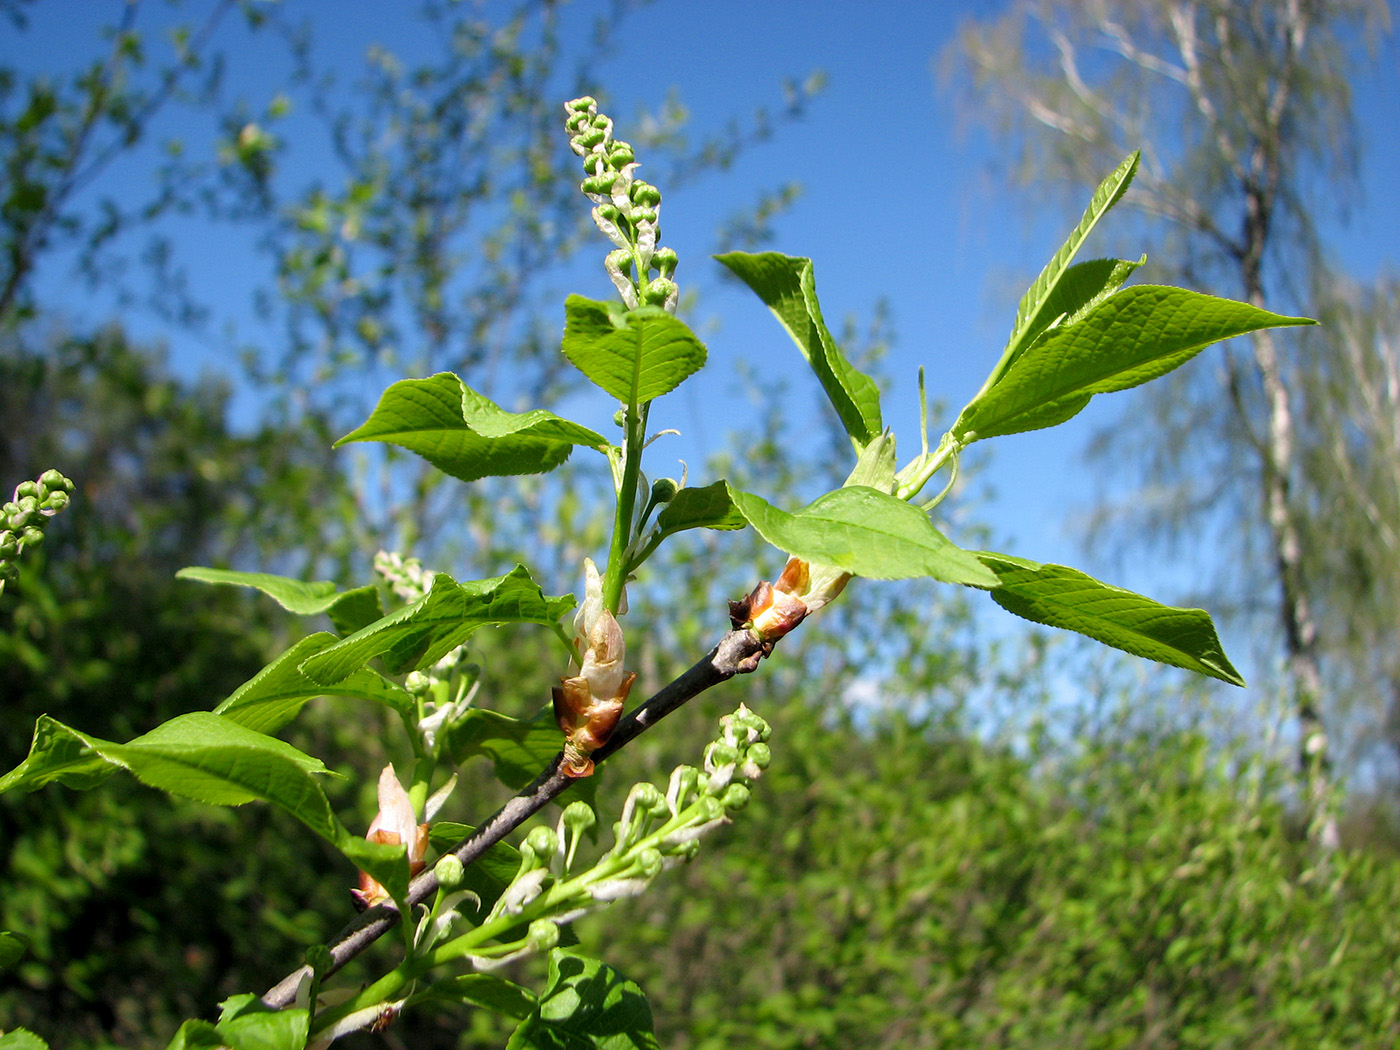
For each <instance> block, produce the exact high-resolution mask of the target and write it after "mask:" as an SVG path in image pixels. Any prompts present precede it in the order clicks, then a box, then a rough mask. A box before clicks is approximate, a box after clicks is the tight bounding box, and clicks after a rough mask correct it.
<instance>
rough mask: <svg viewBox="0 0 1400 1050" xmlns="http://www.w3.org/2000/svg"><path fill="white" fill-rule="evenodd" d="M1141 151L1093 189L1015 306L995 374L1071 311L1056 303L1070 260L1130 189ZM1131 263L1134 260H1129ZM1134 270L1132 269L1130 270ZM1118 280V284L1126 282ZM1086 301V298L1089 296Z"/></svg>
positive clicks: (1001, 373) (1124, 277)
mask: <svg viewBox="0 0 1400 1050" xmlns="http://www.w3.org/2000/svg"><path fill="white" fill-rule="evenodd" d="M1139 156H1140V154H1138V153H1137V152H1133V153H1131V154H1129V155H1128V156H1127V157H1125V158H1123V161H1122V162H1121V163H1120V164H1119V165H1118V167H1116V168H1115V169H1113V172H1112V173H1111V174H1110V175H1109V176H1108V178H1106V179H1104V180H1103V182H1101V183H1099V187H1098V189H1096V190H1095V191H1094V195H1093V197H1091V198H1090V199H1089V206H1088V207H1087V208H1085V209H1084V215H1083V217H1081V218H1080V220H1079V225H1078V226H1076V227H1075V228H1074V230H1073V231H1072V232H1071V233H1070V235H1069V237H1068V238H1067V239H1066V240H1065V243H1064V244H1062V245H1060V250H1059V251H1057V252H1056V253H1055V254H1054V256H1053V257H1052V258H1051V259H1050V261H1049V262H1048V263H1046V264H1045V269H1043V270H1041V271H1040V275H1039V276H1038V277H1036V279H1035V281H1034V282H1032V284H1031V286H1030V287H1029V288H1027V289H1026V294H1025V295H1023V296H1022V297H1021V302H1020V303H1019V304H1018V305H1017V307H1016V324H1015V326H1014V327H1013V328H1012V329H1011V338H1010V339H1009V340H1007V343H1006V350H1005V351H1004V352H1003V353H1002V357H1001V361H1000V362H999V363H998V366H997V369H996V372H995V373H994V374H996V375H1004V374H1005V371H1006V369H1007V368H1009V367H1010V366H1011V365H1012V364H1013V363H1014V362H1015V361H1016V359H1017V358H1018V357H1020V355H1021V354H1022V353H1023V352H1024V351H1025V349H1026V347H1028V346H1030V344H1031V343H1032V342H1033V341H1034V340H1035V337H1036V336H1038V335H1039V334H1040V333H1041V332H1043V331H1044V330H1045V329H1046V327H1048V326H1049V325H1050V323H1051V322H1052V321H1054V320H1055V318H1056V317H1058V316H1059V315H1060V314H1062V313H1069V312H1072V311H1069V310H1065V309H1064V308H1063V306H1061V305H1059V304H1057V302H1056V300H1057V299H1058V298H1059V297H1060V295H1059V294H1057V293H1058V292H1059V288H1060V285H1061V282H1062V281H1063V279H1064V278H1065V276H1066V274H1067V273H1068V271H1069V268H1070V266H1069V264H1070V262H1071V261H1072V260H1073V259H1074V257H1075V255H1077V254H1078V253H1079V249H1080V248H1082V247H1083V246H1084V242H1085V241H1086V240H1088V238H1089V233H1090V231H1091V230H1093V228H1094V227H1095V226H1096V225H1098V221H1099V219H1101V218H1103V216H1104V215H1105V214H1106V213H1107V212H1108V210H1109V209H1110V208H1112V207H1113V206H1114V205H1115V204H1117V203H1118V201H1119V199H1120V198H1121V197H1122V196H1123V194H1124V193H1126V192H1127V190H1128V184H1129V183H1131V182H1132V181H1133V176H1134V175H1135V174H1136V173H1137V167H1138V159H1139ZM1129 266H1131V264H1129ZM1131 272H1132V270H1131V269H1129V270H1128V273H1131ZM1126 279H1127V273H1125V274H1124V275H1123V280H1126ZM1123 280H1119V282H1118V283H1119V284H1122V283H1123ZM1086 301H1087V300H1086Z"/></svg>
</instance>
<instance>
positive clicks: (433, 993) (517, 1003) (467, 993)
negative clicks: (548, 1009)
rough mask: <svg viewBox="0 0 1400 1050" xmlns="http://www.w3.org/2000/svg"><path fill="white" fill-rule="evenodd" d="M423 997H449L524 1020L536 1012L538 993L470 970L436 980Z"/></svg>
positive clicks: (502, 979)
mask: <svg viewBox="0 0 1400 1050" xmlns="http://www.w3.org/2000/svg"><path fill="white" fill-rule="evenodd" d="M422 998H424V999H427V998H433V999H449V1000H451V1001H452V1002H456V1003H467V1004H469V1005H471V1006H479V1007H482V1008H483V1009H486V1010H490V1011H491V1012H492V1013H497V1014H502V1015H504V1016H506V1017H514V1018H515V1019H516V1020H520V1021H523V1020H524V1019H525V1018H527V1017H529V1016H530V1014H531V1013H533V1012H534V1009H535V1006H536V1004H537V1003H538V1001H539V1000H537V999H536V998H535V993H534V992H531V991H529V990H528V989H525V988H522V987H520V985H518V984H514V983H512V982H510V981H507V980H506V979H505V978H503V977H496V976H494V975H492V974H489V973H468V974H460V975H458V976H456V977H444V978H439V979H438V980H436V981H434V982H433V983H432V984H431V985H430V986H429V987H428V988H427V989H426V990H425V992H424V994H423V996H422Z"/></svg>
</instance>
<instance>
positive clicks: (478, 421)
mask: <svg viewBox="0 0 1400 1050" xmlns="http://www.w3.org/2000/svg"><path fill="white" fill-rule="evenodd" d="M351 441H384V442H388V443H389V444H391V445H398V446H400V447H401V448H406V449H408V450H409V451H410V452H414V453H417V454H418V455H420V456H422V457H423V458H424V459H426V460H427V461H428V462H429V463H431V464H432V465H433V466H435V467H437V468H438V469H439V470H441V471H442V472H443V473H444V474H450V475H451V476H452V477H454V478H457V479H459V480H461V481H475V480H476V479H478V478H484V477H495V476H504V475H511V474H543V473H545V472H547V471H550V470H553V469H554V468H555V467H557V466H559V464H561V463H563V462H564V461H565V460H566V459H568V458H569V453H571V452H572V451H573V449H574V446H575V445H585V446H587V447H590V448H602V447H604V446H606V445H607V443H608V442H607V439H606V438H604V437H603V436H602V435H601V434H595V433H594V432H593V431H591V430H589V429H588V428H587V427H583V426H580V425H579V424H577V423H571V422H570V421H569V420H567V419H562V418H560V417H559V416H556V415H555V414H554V413H552V412H546V411H544V410H543V409H535V410H534V411H532V412H519V413H516V412H507V411H505V410H504V409H503V408H501V407H500V406H499V405H497V404H496V403H495V402H493V401H491V400H490V399H489V398H487V397H484V396H482V395H481V394H478V393H477V392H476V391H475V390H473V389H471V387H469V386H467V385H466V384H465V383H463V382H462V380H461V379H459V378H458V377H457V376H455V375H453V374H452V373H451V372H440V373H438V374H437V375H435V376H432V377H430V378H428V379H403V380H400V381H399V382H397V383H394V384H393V385H392V386H390V387H389V389H387V390H385V391H384V393H383V395H382V396H381V397H380V399H379V404H378V405H376V406H375V409H374V411H373V412H372V413H370V417H369V419H367V420H365V421H364V423H362V424H360V426H359V427H357V428H356V429H355V430H352V431H351V432H350V433H348V434H346V435H345V436H344V437H343V438H341V439H340V440H339V441H337V442H336V443H335V444H336V447H337V448H339V447H340V446H341V445H344V444H346V443H348V442H351Z"/></svg>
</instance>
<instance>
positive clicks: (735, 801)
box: [720, 784, 749, 813]
mask: <svg viewBox="0 0 1400 1050" xmlns="http://www.w3.org/2000/svg"><path fill="white" fill-rule="evenodd" d="M720 801H721V802H722V803H723V804H724V808H725V810H726V811H727V812H730V813H733V812H734V811H735V810H739V809H743V808H744V807H745V806H747V805H748V804H749V789H748V788H747V787H746V786H745V785H743V784H730V785H729V786H728V787H727V788H725V789H724V794H723V795H721V796H720Z"/></svg>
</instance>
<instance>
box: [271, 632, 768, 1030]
mask: <svg viewBox="0 0 1400 1050" xmlns="http://www.w3.org/2000/svg"><path fill="white" fill-rule="evenodd" d="M769 648H771V646H769ZM764 655H765V646H764V643H763V642H761V641H759V640H758V638H757V637H756V636H755V635H754V634H753V632H751V631H747V630H740V631H730V632H729V633H728V634H726V635H725V636H724V637H723V638H722V639H720V643H719V644H718V645H717V646H715V647H714V648H713V649H711V650H710V652H709V653H708V654H707V655H706V656H705V657H704V658H703V659H701V660H700V661H699V662H697V663H696V664H695V665H694V666H693V667H691V668H690V670H688V671H686V672H685V673H684V674H682V675H680V676H679V677H678V678H676V679H675V680H673V681H672V682H670V683H669V684H667V685H665V686H663V687H662V688H661V689H660V690H658V691H657V692H656V694H655V695H653V696H652V697H651V698H650V699H649V700H647V702H646V703H644V704H642V705H641V706H640V707H638V708H637V709H636V710H634V711H632V712H631V713H630V714H628V715H626V716H624V717H623V719H622V721H620V722H619V723H618V724H617V728H616V729H615V730H613V734H612V736H611V738H609V740H608V742H607V743H606V744H605V745H603V746H602V747H601V748H599V749H598V750H597V751H595V752H593V755H592V758H593V761H594V764H595V765H596V764H597V763H599V762H602V761H603V760H604V759H606V758H607V757H608V756H609V755H612V754H614V753H615V752H617V751H618V750H620V749H621V748H623V747H624V746H626V745H627V744H628V743H629V742H630V741H632V740H634V739H635V738H636V737H638V736H639V735H641V734H642V733H644V732H645V731H646V730H648V729H650V728H651V727H652V726H654V725H655V724H656V723H657V722H659V721H660V720H661V719H663V718H665V717H666V716H667V715H668V714H670V713H671V712H672V711H674V710H676V709H677V708H678V707H680V706H681V705H683V704H685V703H686V702H687V701H688V700H690V699H691V698H692V697H696V696H699V695H700V694H701V693H703V692H704V691H705V690H707V689H709V688H711V687H712V686H716V685H719V684H720V683H721V682H727V681H728V680H729V679H731V678H733V677H734V676H735V675H736V674H747V673H748V672H750V671H752V670H754V669H755V668H757V667H758V662H759V660H761V659H762V658H763V656H764ZM562 758H563V753H562V752H561V753H560V754H558V755H556V756H555V757H554V760H553V761H552V762H550V763H549V765H548V766H546V767H545V768H544V770H543V771H542V772H541V773H540V775H539V776H538V777H536V778H535V780H534V781H533V782H532V783H531V784H529V785H527V786H526V787H525V788H523V789H522V790H521V791H520V793H519V794H518V795H516V796H515V797H514V798H513V799H511V800H510V801H509V802H507V803H506V804H505V805H504V806H502V807H501V808H500V809H499V810H497V811H496V813H495V814H494V815H493V816H492V817H491V818H490V819H489V820H487V821H486V823H484V824H482V825H481V826H480V827H479V828H477V829H476V831H475V832H473V833H472V834H471V835H470V836H468V837H467V838H465V839H463V840H462V841H461V842H460V843H458V844H457V846H456V848H454V849H453V850H452V852H453V853H454V854H456V856H457V858H458V859H459V860H461V862H462V863H463V864H471V863H472V862H473V861H475V860H477V859H478V858H479V857H481V855H482V854H484V853H485V852H486V851H487V850H488V849H490V848H491V847H492V846H494V845H495V844H496V843H498V842H500V841H501V840H502V839H504V838H505V837H506V835H508V834H509V833H510V832H512V831H514V830H515V829H516V828H518V827H519V826H520V825H521V824H523V823H524V822H525V821H526V820H528V819H529V818H530V817H532V816H534V815H535V814H536V813H538V812H539V811H540V810H541V809H543V808H544V807H545V806H546V805H548V804H549V802H550V801H551V800H553V799H554V798H556V797H557V796H558V795H560V794H562V793H563V792H564V790H565V789H566V788H568V787H569V785H570V784H573V783H574V780H573V778H571V777H567V776H565V775H564V774H563V773H561V772H559V764H560V761H561V760H562ZM437 888H438V884H437V878H436V876H434V875H433V871H432V869H431V868H429V869H428V870H427V871H425V872H423V873H422V874H421V875H419V876H418V877H417V878H416V879H414V880H413V882H412V884H411V885H410V886H409V889H408V904H409V906H410V907H412V906H414V905H416V904H419V903H421V902H423V901H426V900H427V899H428V898H430V897H431V896H432V895H433V894H434V893H436V892H437ZM399 917H400V916H399V910H398V908H397V906H395V905H394V904H393V903H392V902H390V903H385V904H380V905H377V906H376V907H373V908H370V909H369V910H368V911H366V912H364V913H363V914H362V915H360V916H358V917H357V918H356V919H355V920H354V921H353V922H351V923H350V924H349V925H348V926H346V927H345V929H343V930H341V931H340V933H339V934H337V935H336V937H335V939H334V940H333V941H331V942H330V944H328V945H327V946H326V947H327V948H328V949H329V950H330V957H331V964H330V966H329V967H328V968H327V969H326V970H325V972H324V973H323V974H322V976H323V977H325V976H328V975H329V974H332V973H334V972H335V971H336V970H339V969H340V968H341V967H342V966H344V965H345V964H346V963H347V962H349V961H350V960H351V959H353V958H354V957H355V956H356V955H358V954H359V953H360V952H362V951H364V950H365V949H366V948H367V947H369V945H370V944H372V943H373V942H374V941H375V940H377V939H378V938H380V937H381V936H383V935H384V934H385V933H387V932H388V931H389V930H391V929H393V928H394V926H395V925H397V924H398V921H399ZM310 973H311V968H310V967H309V966H301V967H298V968H297V969H296V970H294V971H293V972H291V973H290V974H288V975H287V976H286V977H284V978H283V979H282V980H281V981H279V982H278V983H277V984H276V985H275V986H274V987H273V988H271V989H269V990H268V992H267V993H266V994H265V995H264V996H263V1002H264V1003H266V1004H267V1005H268V1006H270V1007H273V1008H274V1009H281V1008H283V1007H285V1006H290V1005H291V1003H292V1001H293V1000H294V999H295V998H296V992H297V987H298V985H300V984H301V982H302V980H303V978H305V977H307V976H309V975H310Z"/></svg>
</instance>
